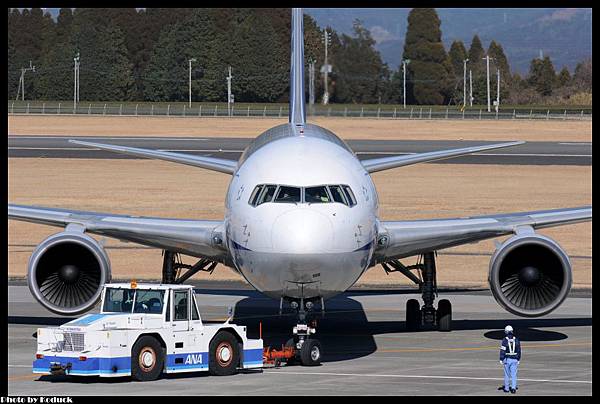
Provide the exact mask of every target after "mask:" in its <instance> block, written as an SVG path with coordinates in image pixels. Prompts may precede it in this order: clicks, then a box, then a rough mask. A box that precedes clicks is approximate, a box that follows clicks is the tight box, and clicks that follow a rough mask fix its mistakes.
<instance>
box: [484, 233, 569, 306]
mask: <svg viewBox="0 0 600 404" xmlns="http://www.w3.org/2000/svg"><path fill="white" fill-rule="evenodd" d="M488 281H489V284H490V289H491V290H492V294H493V295H494V298H495V299H496V301H497V302H498V303H499V304H500V305H501V306H502V307H504V308H505V309H506V310H508V311H509V312H511V313H513V314H516V315H518V316H523V317H539V316H543V315H545V314H548V313H550V312H551V311H553V310H554V309H556V308H557V307H558V306H560V305H561V304H562V302H563V301H564V300H565V298H566V297H567V294H568V293H569V290H570V289H571V282H572V273H571V263H570V261H569V257H568V256H567V254H566V253H565V252H564V251H563V249H562V248H561V247H560V246H559V245H558V243H556V242H555V241H554V240H552V239H550V238H548V237H546V236H542V235H539V234H536V233H533V232H532V233H527V234H520V235H516V236H513V237H511V238H509V239H508V240H506V241H505V242H504V243H503V244H502V245H501V246H500V247H498V249H497V250H496V252H495V253H494V255H493V256H492V259H491V261H490V272H489V278H488Z"/></svg>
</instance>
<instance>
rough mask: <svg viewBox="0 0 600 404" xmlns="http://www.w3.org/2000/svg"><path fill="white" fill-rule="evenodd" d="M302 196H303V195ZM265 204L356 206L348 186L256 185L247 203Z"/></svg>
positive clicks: (254, 204)
mask: <svg viewBox="0 0 600 404" xmlns="http://www.w3.org/2000/svg"><path fill="white" fill-rule="evenodd" d="M303 194H304V195H303ZM267 202H278V203H300V202H302V203H332V202H336V203H341V204H343V205H346V206H350V207H352V206H354V205H356V198H355V197H354V193H353V192H352V189H350V187H349V186H348V185H343V184H342V185H318V186H314V187H306V188H301V187H290V186H287V185H279V186H278V185H275V184H260V185H257V186H256V187H255V188H254V190H253V191H252V194H251V195H250V199H249V200H248V203H249V204H250V205H252V206H258V205H261V204H263V203H267Z"/></svg>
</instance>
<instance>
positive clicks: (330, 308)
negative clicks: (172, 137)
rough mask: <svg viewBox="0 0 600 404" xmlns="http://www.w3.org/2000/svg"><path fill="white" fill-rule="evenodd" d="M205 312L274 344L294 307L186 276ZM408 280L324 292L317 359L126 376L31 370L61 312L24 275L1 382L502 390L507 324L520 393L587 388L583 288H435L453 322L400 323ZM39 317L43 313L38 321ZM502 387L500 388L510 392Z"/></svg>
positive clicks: (144, 389) (115, 391)
mask: <svg viewBox="0 0 600 404" xmlns="http://www.w3.org/2000/svg"><path fill="white" fill-rule="evenodd" d="M196 287H197V288H196V293H197V299H198V302H199V305H200V311H201V316H202V318H203V319H204V320H225V318H226V317H227V313H228V308H229V307H232V308H233V309H234V313H235V314H234V319H233V321H234V322H236V323H238V324H243V325H246V326H247V327H248V334H249V337H252V338H256V337H257V336H258V328H259V322H262V329H263V338H264V340H265V345H271V346H273V347H279V346H281V344H282V343H283V342H285V340H287V338H288V337H289V336H290V335H291V327H292V326H293V324H294V320H295V317H294V316H293V315H292V314H291V313H290V312H289V310H287V309H286V308H285V307H284V313H283V315H282V316H280V315H279V313H278V310H279V302H277V301H274V300H271V299H269V298H266V297H264V296H263V295H261V294H260V293H258V292H256V291H254V290H252V289H250V288H249V287H248V286H246V285H243V284H235V283H232V284H229V283H227V282H217V283H214V282H204V283H201V284H196ZM410 298H419V295H417V294H416V290H415V289H406V288H403V289H367V288H353V289H351V290H349V291H347V292H346V293H343V294H341V295H339V296H337V297H334V298H333V299H330V300H328V301H326V302H325V314H324V317H323V318H319V320H318V326H317V338H318V339H319V340H320V341H321V343H322V346H323V350H324V353H323V363H322V365H321V366H318V367H301V366H282V367H279V368H266V369H264V370H262V371H252V372H244V373H240V374H237V375H234V376H228V377H216V376H208V375H207V374H206V373H191V374H184V375H176V376H175V375H168V376H163V377H162V378H160V379H159V380H156V381H153V382H144V383H140V382H133V381H131V379H130V378H129V377H124V378H119V379H103V378H98V377H89V378H87V377H86V378H77V377H69V376H40V375H34V374H32V373H31V365H32V360H33V358H34V355H35V349H36V341H35V339H34V337H33V336H32V334H33V333H35V332H36V330H37V328H38V327H42V326H49V325H58V324H61V323H63V322H65V321H67V320H68V319H66V318H61V317H60V316H56V315H54V314H52V313H50V312H48V311H46V310H45V309H44V308H42V307H41V306H40V305H39V304H38V303H37V302H35V301H34V299H33V297H32V296H31V294H30V293H29V290H28V288H27V286H25V285H24V284H23V283H22V282H11V284H10V286H9V295H8V299H9V325H8V338H9V339H8V353H9V358H8V359H9V360H8V362H9V363H8V392H9V394H10V395H61V396H62V395H148V396H158V395H167V396H169V395H171V396H181V395H192V396H194V395H244V396H247V395H271V394H275V395H436V396H437V395H441V396H448V395H490V396H494V395H504V394H507V393H503V392H502V391H498V390H497V389H498V387H499V386H500V385H501V384H502V383H503V370H502V366H501V365H500V364H499V362H498V352H499V346H500V340H501V338H502V337H503V331H502V330H503V328H504V326H505V325H507V324H511V325H512V326H513V327H514V328H515V333H516V335H517V336H518V337H519V338H521V341H522V349H523V354H522V360H521V365H520V367H519V389H518V390H517V394H516V395H517V396H522V395H547V396H555V395H591V394H592V299H591V291H589V290H588V291H573V292H572V293H571V294H570V295H569V297H568V298H567V299H566V300H565V302H564V303H563V304H562V306H561V307H559V308H558V309H557V310H556V311H554V312H553V313H551V314H549V315H547V316H545V317H541V318H520V317H517V316H514V315H512V314H509V313H507V312H505V311H504V310H503V309H502V308H501V307H500V306H498V304H497V303H496V302H495V301H494V299H493V297H492V296H491V295H490V293H489V291H487V290H486V289H481V290H476V291H470V290H463V289H453V290H440V295H439V297H438V298H447V299H450V301H451V302H452V304H453V330H452V331H451V332H438V331H420V332H407V331H406V330H405V323H404V318H405V305H406V301H407V300H408V299H410ZM41 324H45V325H41ZM509 395H510V394H509Z"/></svg>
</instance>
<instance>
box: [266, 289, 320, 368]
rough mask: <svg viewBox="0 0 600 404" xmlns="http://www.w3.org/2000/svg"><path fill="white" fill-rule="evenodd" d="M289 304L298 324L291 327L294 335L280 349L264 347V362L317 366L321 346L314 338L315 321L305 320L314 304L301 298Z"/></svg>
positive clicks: (315, 330) (276, 364)
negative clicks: (295, 314)
mask: <svg viewBox="0 0 600 404" xmlns="http://www.w3.org/2000/svg"><path fill="white" fill-rule="evenodd" d="M290 306H291V307H292V309H294V310H296V312H297V316H298V324H296V325H295V326H294V327H293V329H292V333H293V334H294V336H293V337H292V338H290V339H289V340H288V341H287V342H286V343H285V345H284V346H283V347H282V349H281V351H278V350H275V349H271V348H267V349H265V351H264V354H263V356H264V360H265V363H272V364H274V365H275V366H278V365H279V364H280V363H281V362H282V361H283V362H286V363H287V364H288V365H295V364H298V363H299V364H301V365H302V366H318V365H320V364H321V357H322V355H323V348H322V347H321V343H320V342H319V340H318V339H316V338H314V335H315V333H316V332H317V328H316V327H317V321H316V320H312V321H310V322H308V321H307V317H308V315H309V314H310V312H311V311H312V309H313V307H314V304H313V302H312V301H305V300H304V299H302V298H301V299H299V300H292V301H291V303H290Z"/></svg>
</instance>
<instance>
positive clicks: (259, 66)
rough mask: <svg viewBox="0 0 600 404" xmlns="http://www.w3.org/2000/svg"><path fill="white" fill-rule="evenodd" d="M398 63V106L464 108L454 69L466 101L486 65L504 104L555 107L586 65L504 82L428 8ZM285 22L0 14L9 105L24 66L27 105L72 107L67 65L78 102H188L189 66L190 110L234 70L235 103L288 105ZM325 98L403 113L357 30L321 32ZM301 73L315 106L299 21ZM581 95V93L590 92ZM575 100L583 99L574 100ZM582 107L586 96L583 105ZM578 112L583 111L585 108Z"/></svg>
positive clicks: (537, 70) (545, 62) (195, 15)
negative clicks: (468, 84)
mask: <svg viewBox="0 0 600 404" xmlns="http://www.w3.org/2000/svg"><path fill="white" fill-rule="evenodd" d="M408 23H409V24H408V29H407V33H406V40H405V46H404V52H403V59H410V63H408V64H407V102H408V103H410V104H433V105H439V104H446V105H447V104H456V105H460V104H462V103H463V102H464V100H463V93H462V83H463V60H464V59H466V58H468V59H469V62H468V68H469V69H471V70H472V73H473V96H474V99H475V100H474V102H475V103H477V104H479V103H484V102H485V101H486V100H487V98H486V97H487V95H486V82H485V80H486V79H485V62H484V61H483V60H482V58H483V57H485V56H486V55H489V56H490V57H492V58H493V62H491V66H490V69H491V71H493V72H494V75H493V78H494V80H492V83H493V84H494V85H493V86H492V88H493V89H494V91H493V94H495V72H496V69H500V72H501V78H502V80H501V100H508V101H507V102H513V103H531V102H538V103H539V102H540V100H542V99H548V98H549V97H555V98H556V97H558V98H559V99H560V100H562V101H564V99H566V98H568V97H571V96H574V95H577V94H581V93H583V94H587V93H589V103H590V104H591V60H589V61H584V62H582V63H580V64H579V65H578V67H577V69H575V72H574V74H573V76H571V75H570V73H569V71H568V70H567V69H566V68H564V69H563V70H561V71H560V72H559V73H558V74H556V73H555V71H554V67H553V66H552V62H551V60H550V59H549V58H548V57H546V58H544V59H534V60H532V62H531V68H530V72H529V74H528V75H527V76H526V77H523V78H521V77H520V76H519V75H518V74H511V72H510V67H509V63H508V60H507V58H506V56H505V54H504V51H503V49H502V46H501V45H500V44H499V43H497V42H496V41H492V42H491V43H490V45H489V47H488V49H487V51H486V50H484V48H483V46H482V44H481V41H480V40H479V38H478V37H477V36H475V37H474V38H473V40H472V42H471V45H470V48H469V49H468V50H467V49H466V47H465V46H464V44H463V43H462V42H460V41H454V42H453V43H452V46H451V47H450V50H449V51H448V52H446V50H445V49H444V46H443V44H442V40H441V38H442V33H441V29H440V20H439V18H438V16H437V13H436V12H435V10H434V9H413V10H412V11H411V13H410V14H409V17H408ZM290 26H291V16H290V12H289V10H288V9H273V8H272V9H266V8H263V9H192V8H146V9H139V10H137V9H135V8H76V9H71V8H62V9H60V12H59V14H58V16H57V18H56V21H55V20H54V19H52V17H51V16H50V14H49V13H44V12H43V11H42V10H41V9H39V8H32V9H21V10H19V9H14V8H13V9H9V10H8V98H9V99H13V98H14V97H15V95H16V93H17V87H18V83H19V78H20V75H21V68H23V67H28V66H29V62H30V61H31V63H32V64H33V65H35V66H36V70H35V72H27V73H26V79H25V94H26V98H27V99H36V100H68V99H72V98H73V84H74V74H73V73H74V72H73V63H74V62H73V58H74V57H75V55H76V54H78V55H79V57H80V68H79V71H80V73H79V82H80V100H82V101H134V100H135V101H142V100H144V101H187V99H188V69H189V60H190V59H192V58H193V59H196V61H195V62H192V97H193V100H194V101H210V102H217V101H226V100H227V85H226V79H225V77H226V75H227V70H228V67H229V66H231V67H232V76H233V80H232V92H233V94H235V100H236V101H238V102H286V101H287V99H288V95H289V87H288V85H289V84H288V83H289V60H290V47H289V41H290ZM326 29H327V31H328V32H330V33H331V44H330V45H329V49H328V51H329V60H328V62H329V64H331V65H332V66H333V72H332V73H331V74H330V75H329V83H328V90H329V93H330V102H333V103H366V104H368V103H399V102H402V69H401V67H400V68H398V69H397V70H393V69H390V67H389V66H387V65H386V64H385V63H384V62H383V61H382V58H381V55H380V54H379V52H378V51H377V50H376V49H375V41H374V39H373V38H372V36H371V34H370V33H369V31H368V30H367V29H366V28H365V27H364V26H363V25H362V23H361V22H360V21H358V20H356V21H355V22H354V26H353V32H352V34H351V35H348V34H340V33H338V32H336V31H335V30H333V29H331V28H330V27H326ZM304 31H305V32H304V41H305V62H306V64H307V66H306V69H305V71H306V73H307V77H306V78H307V80H306V91H307V92H308V63H310V62H311V61H314V62H315V67H316V69H315V70H316V73H315V96H316V99H317V102H318V101H319V100H320V98H321V95H322V94H323V80H322V76H321V75H320V74H319V68H320V66H321V65H322V64H323V63H324V43H323V40H322V39H323V33H324V28H322V27H319V26H318V24H317V23H316V22H315V20H314V19H313V18H311V17H310V16H308V15H304ZM588 84H589V85H588ZM580 98H582V97H581V96H580ZM583 98H585V96H583ZM584 103H585V102H584Z"/></svg>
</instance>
